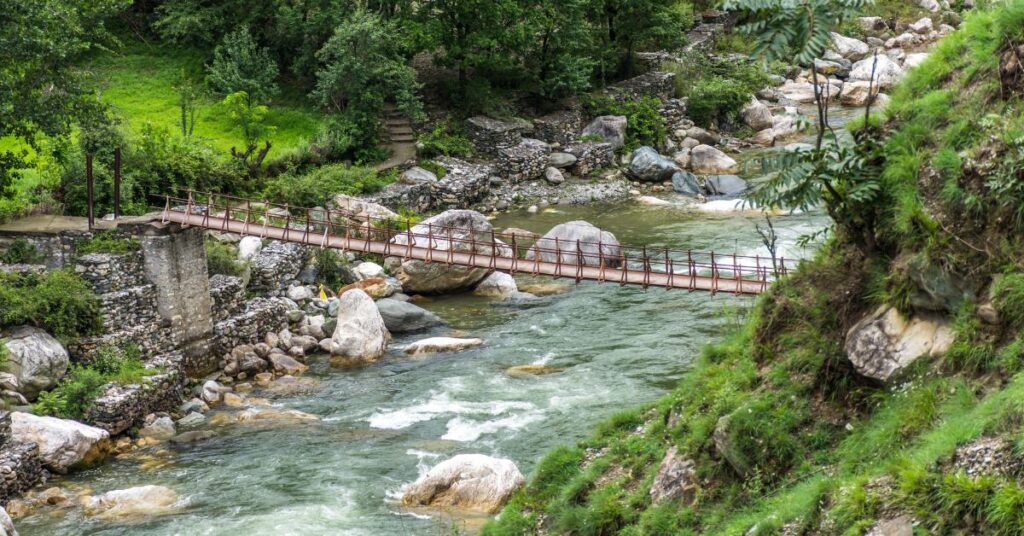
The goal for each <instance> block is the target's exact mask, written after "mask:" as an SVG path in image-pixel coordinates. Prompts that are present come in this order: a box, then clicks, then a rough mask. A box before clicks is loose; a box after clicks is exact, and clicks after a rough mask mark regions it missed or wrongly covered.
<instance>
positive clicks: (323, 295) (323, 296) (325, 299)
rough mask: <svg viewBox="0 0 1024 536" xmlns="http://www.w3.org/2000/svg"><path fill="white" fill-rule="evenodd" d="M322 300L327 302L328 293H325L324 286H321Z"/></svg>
mask: <svg viewBox="0 0 1024 536" xmlns="http://www.w3.org/2000/svg"><path fill="white" fill-rule="evenodd" d="M320 299H321V300H324V301H327V293H326V292H324V286H323V285H320Z"/></svg>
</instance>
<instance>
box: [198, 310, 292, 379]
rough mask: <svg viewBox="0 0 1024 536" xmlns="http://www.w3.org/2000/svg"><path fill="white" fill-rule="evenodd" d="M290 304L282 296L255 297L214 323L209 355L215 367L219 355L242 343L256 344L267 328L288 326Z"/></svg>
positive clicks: (276, 330)
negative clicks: (243, 309) (239, 308)
mask: <svg viewBox="0 0 1024 536" xmlns="http://www.w3.org/2000/svg"><path fill="white" fill-rule="evenodd" d="M290 308H291V307H290V306H289V305H288V303H287V302H286V301H285V300H283V299H281V298H255V299H253V300H250V301H249V303H248V304H246V308H245V312H244V313H242V314H240V315H238V316H235V317H232V318H230V319H228V320H225V321H223V322H218V323H217V324H216V325H214V326H213V333H214V340H213V344H212V345H211V348H210V353H209V356H208V359H209V360H210V361H211V362H212V363H213V366H214V367H216V365H217V363H218V362H219V361H220V357H219V356H222V355H224V354H226V353H228V352H230V351H231V349H232V348H235V347H236V346H240V345H242V344H257V343H259V342H261V341H262V340H263V337H264V336H265V335H266V334H267V333H270V332H274V333H277V332H279V331H281V330H283V329H284V328H286V327H288V310H289V309H290Z"/></svg>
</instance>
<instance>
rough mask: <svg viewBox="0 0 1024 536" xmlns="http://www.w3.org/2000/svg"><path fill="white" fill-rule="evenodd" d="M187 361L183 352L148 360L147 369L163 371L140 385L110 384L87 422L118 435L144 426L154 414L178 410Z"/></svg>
mask: <svg viewBox="0 0 1024 536" xmlns="http://www.w3.org/2000/svg"><path fill="white" fill-rule="evenodd" d="M184 362H185V357H184V356H183V355H181V354H180V353H173V354H165V355H160V356H156V357H154V358H152V359H150V360H148V361H147V362H146V366H147V367H149V368H159V369H161V370H163V372H162V373H161V374H157V375H154V376H150V377H148V378H146V379H145V380H144V381H143V382H142V383H141V384H138V385H119V384H115V383H112V384H110V385H108V386H107V388H106V390H105V391H104V393H103V396H101V397H99V398H97V399H96V401H95V402H94V403H93V405H92V407H90V408H89V411H88V412H87V413H86V415H85V419H84V420H85V422H87V423H89V424H91V425H93V426H95V427H97V428H102V429H103V430H106V431H108V432H110V435H111V436H114V435H117V434H120V433H122V432H124V431H126V430H129V429H130V428H132V427H134V426H137V425H139V424H141V423H142V421H143V419H145V417H146V415H148V414H150V413H154V412H158V411H168V412H169V411H173V410H175V409H176V408H177V407H178V406H179V405H180V404H181V400H182V393H183V391H184V388H185V374H184V373H183V372H182V369H181V366H182V364H183V363H184Z"/></svg>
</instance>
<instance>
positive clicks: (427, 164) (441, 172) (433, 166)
mask: <svg viewBox="0 0 1024 536" xmlns="http://www.w3.org/2000/svg"><path fill="white" fill-rule="evenodd" d="M419 166H420V167H421V168H423V169H425V170H427V171H429V172H431V173H433V174H434V175H437V180H441V179H443V178H444V176H445V175H447V174H448V170H447V169H445V168H444V166H442V165H441V164H438V163H437V162H434V161H433V160H424V161H422V162H420V163H419Z"/></svg>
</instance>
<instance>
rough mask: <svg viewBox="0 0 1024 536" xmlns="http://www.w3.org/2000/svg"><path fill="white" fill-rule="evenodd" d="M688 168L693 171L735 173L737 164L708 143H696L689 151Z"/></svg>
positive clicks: (711, 173) (709, 173)
mask: <svg viewBox="0 0 1024 536" xmlns="http://www.w3.org/2000/svg"><path fill="white" fill-rule="evenodd" d="M690 168H691V169H692V170H693V172H694V173H698V174H707V175H718V174H728V173H735V172H736V170H737V169H738V168H739V164H737V163H736V161H735V160H733V159H732V158H730V157H729V156H728V155H726V154H725V153H723V152H722V151H719V150H718V149H715V148H714V147H711V146H710V145H698V146H696V147H694V148H693V150H692V151H691V152H690Z"/></svg>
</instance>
